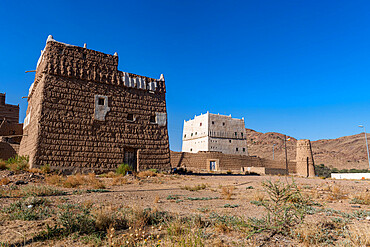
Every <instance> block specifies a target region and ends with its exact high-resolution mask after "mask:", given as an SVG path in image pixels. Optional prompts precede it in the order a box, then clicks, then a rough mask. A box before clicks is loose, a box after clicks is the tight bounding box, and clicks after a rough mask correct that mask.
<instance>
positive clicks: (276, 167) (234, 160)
mask: <svg viewBox="0 0 370 247" xmlns="http://www.w3.org/2000/svg"><path fill="white" fill-rule="evenodd" d="M211 160H216V163H217V165H218V170H219V171H227V170H232V171H241V170H242V168H244V167H266V174H282V172H281V171H282V170H283V174H285V173H286V170H285V162H283V161H273V160H268V159H262V158H259V157H254V156H245V155H233V154H223V153H220V152H198V153H186V152H173V151H171V166H172V167H184V168H186V169H188V170H192V171H209V162H210V161H211ZM288 169H289V173H295V172H296V163H295V162H288Z"/></svg>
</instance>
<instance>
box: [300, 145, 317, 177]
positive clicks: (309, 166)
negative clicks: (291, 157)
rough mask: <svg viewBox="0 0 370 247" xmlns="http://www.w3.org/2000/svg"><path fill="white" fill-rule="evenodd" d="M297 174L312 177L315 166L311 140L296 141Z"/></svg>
mask: <svg viewBox="0 0 370 247" xmlns="http://www.w3.org/2000/svg"><path fill="white" fill-rule="evenodd" d="M296 161H297V174H298V175H299V176H304V177H314V176H315V168H314V161H313V155H312V149H311V142H310V140H307V139H302V140H298V141H297V157H296Z"/></svg>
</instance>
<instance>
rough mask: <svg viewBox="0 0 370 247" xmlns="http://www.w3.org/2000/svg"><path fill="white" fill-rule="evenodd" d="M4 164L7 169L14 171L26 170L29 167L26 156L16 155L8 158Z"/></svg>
mask: <svg viewBox="0 0 370 247" xmlns="http://www.w3.org/2000/svg"><path fill="white" fill-rule="evenodd" d="M6 166H7V168H8V169H9V170H12V171H15V172H18V171H24V170H27V169H28V168H29V165H28V157H26V156H19V155H16V156H15V157H13V158H9V159H8V161H7V162H6Z"/></svg>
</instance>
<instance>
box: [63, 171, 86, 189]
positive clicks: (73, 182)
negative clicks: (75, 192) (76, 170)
mask: <svg viewBox="0 0 370 247" xmlns="http://www.w3.org/2000/svg"><path fill="white" fill-rule="evenodd" d="M84 183H85V180H84V177H83V176H82V175H81V174H76V175H72V176H69V177H68V178H67V179H66V180H65V181H64V182H63V186H64V187H66V188H77V187H79V186H81V185H83V184H84Z"/></svg>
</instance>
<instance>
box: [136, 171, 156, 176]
mask: <svg viewBox="0 0 370 247" xmlns="http://www.w3.org/2000/svg"><path fill="white" fill-rule="evenodd" d="M155 176H157V173H155V172H153V171H151V170H147V171H142V172H139V173H138V174H137V177H139V178H146V177H155Z"/></svg>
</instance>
